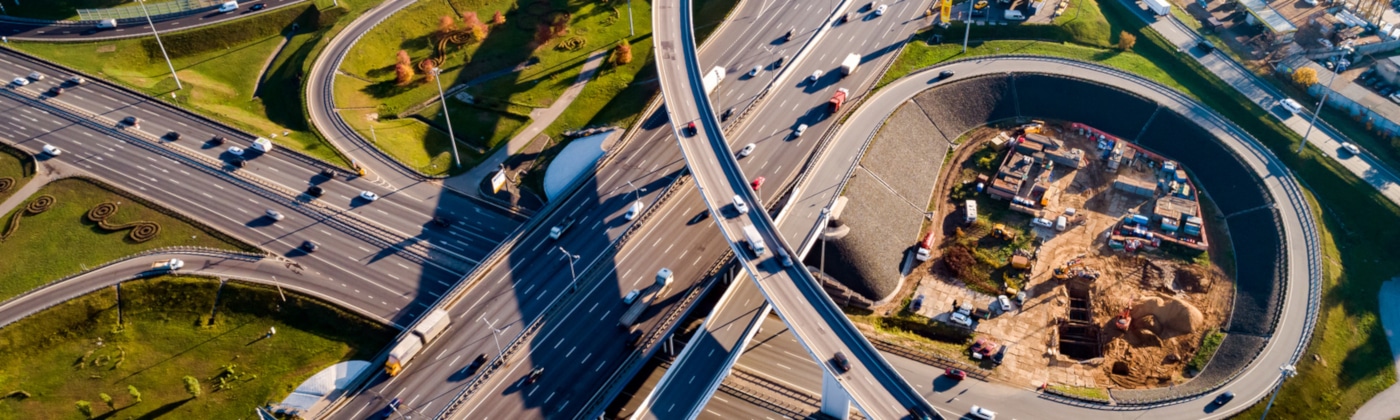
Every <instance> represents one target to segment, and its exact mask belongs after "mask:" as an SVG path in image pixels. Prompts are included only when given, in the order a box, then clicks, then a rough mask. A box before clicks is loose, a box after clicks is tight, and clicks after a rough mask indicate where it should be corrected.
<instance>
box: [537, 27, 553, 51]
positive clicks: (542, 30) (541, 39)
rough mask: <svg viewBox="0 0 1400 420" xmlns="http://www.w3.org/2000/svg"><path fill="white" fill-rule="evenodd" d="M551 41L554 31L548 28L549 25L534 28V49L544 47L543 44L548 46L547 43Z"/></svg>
mask: <svg viewBox="0 0 1400 420" xmlns="http://www.w3.org/2000/svg"><path fill="white" fill-rule="evenodd" d="M553 39H554V31H553V30H551V29H550V28H549V25H545V24H543V23H542V24H539V26H536V27H535V42H534V44H535V48H539V47H542V46H544V44H548V43H549V41H550V40H553Z"/></svg>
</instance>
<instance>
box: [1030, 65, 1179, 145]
mask: <svg viewBox="0 0 1400 420" xmlns="http://www.w3.org/2000/svg"><path fill="white" fill-rule="evenodd" d="M1015 81H1016V84H1015V86H1016V98H1017V102H1018V103H1019V104H1020V108H1019V109H1020V111H1021V112H1020V114H1021V115H1023V116H1025V117H1027V118H1053V119H1059V120H1065V121H1078V122H1083V123H1085V124H1089V125H1091V126H1093V127H1094V128H1097V129H1100V130H1103V131H1106V132H1109V133H1112V134H1114V135H1117V136H1119V137H1124V138H1133V137H1136V136H1137V134H1138V132H1140V131H1142V126H1143V125H1145V124H1147V120H1148V118H1150V117H1151V116H1152V111H1153V110H1155V109H1157V104H1156V103H1154V102H1150V101H1148V100H1146V99H1143V98H1140V97H1137V96H1135V95H1132V94H1129V93H1127V92H1123V91H1120V90H1117V89H1114V88H1110V87H1106V86H1103V85H1099V84H1095V83H1091V82H1086V81H1083V80H1075V79H1066V78H1063V77H1059V76H1047V75H1038V74H1021V75H1017V76H1016V78H1015Z"/></svg>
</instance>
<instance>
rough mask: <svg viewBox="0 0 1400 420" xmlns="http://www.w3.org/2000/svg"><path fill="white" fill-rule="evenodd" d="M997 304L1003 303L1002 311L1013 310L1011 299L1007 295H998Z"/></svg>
mask: <svg viewBox="0 0 1400 420" xmlns="http://www.w3.org/2000/svg"><path fill="white" fill-rule="evenodd" d="M997 304H998V305H1001V310H1002V311H1010V310H1011V299H1009V298H1007V297H1006V295H1001V296H997Z"/></svg>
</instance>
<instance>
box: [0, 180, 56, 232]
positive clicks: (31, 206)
mask: <svg viewBox="0 0 1400 420" xmlns="http://www.w3.org/2000/svg"><path fill="white" fill-rule="evenodd" d="M5 179H9V178H0V181H3V180H5ZM0 192H3V190H0ZM55 202H57V200H55V199H54V198H53V196H52V195H47V194H45V195H41V196H39V197H37V198H35V199H34V200H32V201H30V202H29V203H28V204H25V205H24V211H17V212H15V214H14V215H12V216H10V224H9V225H8V226H6V227H5V231H4V232H0V241H4V240H5V238H9V237H10V235H13V234H14V233H15V231H16V230H19V218H20V217H24V216H25V215H29V216H33V215H36V214H39V213H43V212H45V211H48V210H49V208H51V207H53V204H54V203H55Z"/></svg>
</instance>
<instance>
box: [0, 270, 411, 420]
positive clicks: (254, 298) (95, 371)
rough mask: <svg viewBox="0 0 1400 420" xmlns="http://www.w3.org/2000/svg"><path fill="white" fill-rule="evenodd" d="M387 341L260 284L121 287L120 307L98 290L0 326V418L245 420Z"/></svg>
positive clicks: (370, 325) (359, 321)
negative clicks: (84, 407) (83, 405)
mask: <svg viewBox="0 0 1400 420" xmlns="http://www.w3.org/2000/svg"><path fill="white" fill-rule="evenodd" d="M119 313H120V315H118V314H119ZM211 315H213V316H212V317H211ZM119 316H120V319H121V323H118V317H119ZM269 328H276V330H277V333H276V334H275V335H272V336H267V333H268V331H269ZM393 335H394V332H393V331H392V330H390V329H389V328H387V327H385V326H383V325H380V324H377V323H374V322H371V321H369V320H366V319H364V318H362V317H359V316H356V315H353V314H349V313H346V312H344V311H342V310H340V309H337V308H335V307H334V306H332V305H329V304H327V303H325V302H321V301H317V300H314V299H311V298H308V297H306V296H302V295H299V294H296V293H287V301H285V302H284V301H283V300H282V299H281V297H280V295H279V294H278V291H277V290H275V289H273V288H270V287H263V286H258V285H251V284H245V283H239V282H229V283H226V284H225V285H223V286H222V288H221V287H220V284H219V281H217V280H212V279H205V278H193V277H160V278H156V279H147V280H138V281H131V282H126V283H124V284H123V285H122V286H121V290H120V301H118V293H117V290H116V288H115V287H107V288H103V289H100V290H98V291H96V292H93V293H90V294H88V295H85V296H82V297H79V298H77V299H73V300H70V301H67V302H63V303H60V304H58V306H55V307H52V308H49V309H46V310H44V311H41V312H39V313H37V314H34V315H31V316H29V317H27V318H25V319H22V320H20V321H18V322H15V323H14V324H11V325H8V326H6V327H5V328H3V329H0V353H3V354H8V355H10V356H11V357H6V358H4V359H3V360H0V371H4V372H5V375H0V389H4V390H5V391H4V392H6V393H9V395H8V396H7V398H4V399H0V419H66V418H81V414H80V410H81V409H80V408H78V405H79V404H80V403H79V401H86V402H88V403H89V406H90V408H91V413H92V415H91V416H88V417H94V416H100V417H99V418H157V417H159V418H208V419H224V418H250V416H252V414H251V411H252V410H253V408H254V407H259V406H263V405H264V404H267V403H269V402H277V401H280V400H281V399H282V398H284V397H286V395H287V394H288V393H289V392H290V391H291V390H292V389H294V388H295V387H296V386H297V385H299V384H300V383H301V381H303V380H305V379H306V378H308V377H310V376H311V375H312V374H314V373H316V372H317V371H320V370H321V369H324V368H326V367H329V366H331V365H333V364H335V363H338V362H341V361H345V360H352V359H359V360H365V359H369V358H370V357H372V356H373V355H374V354H375V353H376V352H378V351H379V349H380V348H382V347H383V346H385V345H386V344H387V343H388V342H389V340H390V339H392V338H393ZM371 369H373V367H371ZM185 377H191V378H193V379H194V381H195V382H196V383H197V386H196V387H188V386H187V385H186V379H184V378H185ZM192 388H198V391H199V392H197V393H195V392H192V391H191V389H192ZM132 389H134V390H135V392H133V391H132ZM104 395H105V397H104ZM138 395H139V397H138ZM105 401H110V403H107V402H105Z"/></svg>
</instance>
